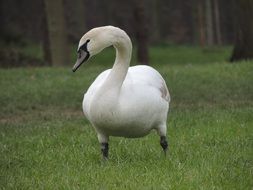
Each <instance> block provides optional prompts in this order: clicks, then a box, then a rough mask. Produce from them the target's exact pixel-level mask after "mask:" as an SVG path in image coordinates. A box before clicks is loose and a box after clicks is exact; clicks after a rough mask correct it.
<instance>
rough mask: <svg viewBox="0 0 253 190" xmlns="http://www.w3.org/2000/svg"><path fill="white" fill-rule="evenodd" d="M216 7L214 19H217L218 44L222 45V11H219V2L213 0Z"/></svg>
mask: <svg viewBox="0 0 253 190" xmlns="http://www.w3.org/2000/svg"><path fill="white" fill-rule="evenodd" d="M213 6H214V18H215V33H216V39H217V44H218V45H221V43H222V41H221V29H220V10H219V2H218V0H213Z"/></svg>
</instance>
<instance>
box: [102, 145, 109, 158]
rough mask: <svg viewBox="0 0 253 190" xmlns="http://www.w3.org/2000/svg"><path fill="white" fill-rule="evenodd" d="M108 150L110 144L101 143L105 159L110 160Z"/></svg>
mask: <svg viewBox="0 0 253 190" xmlns="http://www.w3.org/2000/svg"><path fill="white" fill-rule="evenodd" d="M108 150H109V144H108V143H101V152H102V154H103V158H104V159H105V160H107V158H108Z"/></svg>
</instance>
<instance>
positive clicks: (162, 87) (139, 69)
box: [126, 65, 170, 102]
mask: <svg viewBox="0 0 253 190" xmlns="http://www.w3.org/2000/svg"><path fill="white" fill-rule="evenodd" d="M127 81H128V82H131V83H134V84H140V85H148V86H152V87H154V88H156V89H157V90H159V91H160V93H161V97H162V98H163V99H164V100H166V101H167V102H170V93H169V90H168V88H167V85H166V83H165V80H164V79H163V77H162V76H161V75H160V73H159V72H158V71H156V70H155V69H153V68H152V67H149V66H145V65H138V66H133V67H130V68H129V70H128V74H127V77H126V82H127Z"/></svg>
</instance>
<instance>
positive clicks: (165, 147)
mask: <svg viewBox="0 0 253 190" xmlns="http://www.w3.org/2000/svg"><path fill="white" fill-rule="evenodd" d="M160 145H161V146H162V148H163V151H164V154H165V155H166V152H167V150H168V142H167V139H166V136H161V137H160Z"/></svg>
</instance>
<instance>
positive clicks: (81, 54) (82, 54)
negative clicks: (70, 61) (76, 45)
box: [72, 49, 90, 72]
mask: <svg viewBox="0 0 253 190" xmlns="http://www.w3.org/2000/svg"><path fill="white" fill-rule="evenodd" d="M89 57H90V53H89V52H88V51H85V50H82V49H80V50H79V51H78V58H77V60H76V64H75V65H74V66H73V68H72V71H73V72H75V71H76V70H77V69H78V68H79V67H80V66H81V65H82V63H84V62H85V61H87V60H88V59H89Z"/></svg>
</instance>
